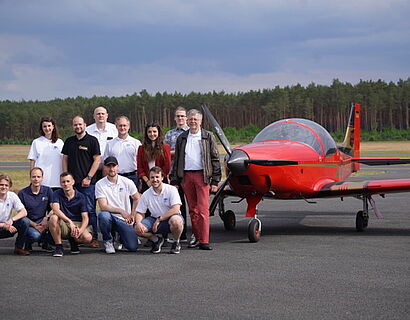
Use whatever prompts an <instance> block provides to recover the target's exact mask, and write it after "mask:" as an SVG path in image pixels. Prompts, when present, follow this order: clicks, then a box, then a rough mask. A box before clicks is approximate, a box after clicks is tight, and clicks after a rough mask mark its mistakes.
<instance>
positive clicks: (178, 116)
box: [175, 114, 186, 118]
mask: <svg viewBox="0 0 410 320" xmlns="http://www.w3.org/2000/svg"><path fill="white" fill-rule="evenodd" d="M175 117H177V118H185V117H186V116H183V115H180V114H178V115H176V116H175Z"/></svg>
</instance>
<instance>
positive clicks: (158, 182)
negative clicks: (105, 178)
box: [135, 167, 184, 254]
mask: <svg viewBox="0 0 410 320" xmlns="http://www.w3.org/2000/svg"><path fill="white" fill-rule="evenodd" d="M163 179H164V173H163V171H162V169H161V168H160V167H152V168H151V169H150V171H149V180H150V182H151V187H150V188H149V189H148V190H147V191H145V192H144V194H143V195H142V196H141V199H140V201H139V203H138V206H137V217H136V223H135V231H136V232H137V234H138V235H139V236H141V237H144V238H147V239H149V240H151V241H152V242H153V245H152V249H151V252H152V253H160V252H161V247H162V245H163V243H164V238H163V237H162V236H160V235H162V234H167V233H170V232H171V233H172V236H173V238H174V243H173V244H172V247H171V251H170V252H169V253H173V254H177V253H180V251H181V245H180V243H179V240H180V237H181V233H182V230H183V228H184V219H183V218H182V215H181V211H180V207H181V198H180V197H179V194H178V190H177V189H176V188H175V187H174V186H171V185H169V184H166V183H163V182H162V180H163ZM147 210H149V211H150V212H151V216H150V217H146V218H144V217H145V213H146V212H147ZM157 234H158V236H157Z"/></svg>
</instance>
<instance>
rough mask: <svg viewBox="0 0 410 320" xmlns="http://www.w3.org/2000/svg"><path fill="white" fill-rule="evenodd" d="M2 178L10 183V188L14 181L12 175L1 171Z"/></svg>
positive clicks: (0, 176) (0, 177) (0, 178)
mask: <svg viewBox="0 0 410 320" xmlns="http://www.w3.org/2000/svg"><path fill="white" fill-rule="evenodd" d="M1 180H6V181H8V183H9V188H11V187H12V186H13V181H12V180H11V177H10V176H9V175H8V174H5V173H0V181H1Z"/></svg>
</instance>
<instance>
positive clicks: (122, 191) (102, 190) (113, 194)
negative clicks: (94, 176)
mask: <svg viewBox="0 0 410 320" xmlns="http://www.w3.org/2000/svg"><path fill="white" fill-rule="evenodd" d="M117 177H118V180H117V183H111V182H110V181H109V180H108V178H107V177H104V178H102V179H101V180H99V181H97V183H96V184H95V198H96V199H99V198H105V199H107V202H108V204H109V205H110V206H113V207H115V208H121V209H124V210H125V211H126V212H128V213H131V203H130V196H132V195H134V194H136V193H137V192H138V190H137V187H136V186H135V184H134V182H132V181H131V180H130V179H128V178H126V177H123V176H120V175H118V176H117ZM112 214H113V215H115V216H116V217H118V218H120V219H122V220H125V219H124V218H123V217H122V215H121V214H119V213H114V212H112Z"/></svg>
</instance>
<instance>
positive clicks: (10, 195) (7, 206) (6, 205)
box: [0, 191, 24, 223]
mask: <svg viewBox="0 0 410 320" xmlns="http://www.w3.org/2000/svg"><path fill="white" fill-rule="evenodd" d="M23 208H24V205H23V204H22V203H21V200H20V198H19V197H18V196H17V195H16V194H15V193H14V192H11V191H8V192H7V195H6V200H0V222H1V223H4V222H6V221H7V220H9V219H10V215H11V212H12V211H13V209H14V210H16V211H19V210H21V209H23Z"/></svg>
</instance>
